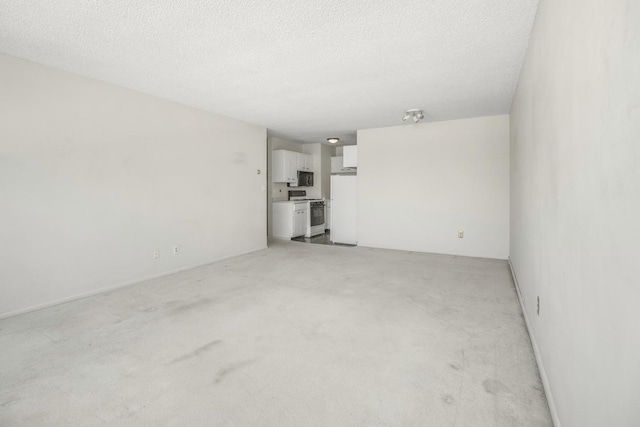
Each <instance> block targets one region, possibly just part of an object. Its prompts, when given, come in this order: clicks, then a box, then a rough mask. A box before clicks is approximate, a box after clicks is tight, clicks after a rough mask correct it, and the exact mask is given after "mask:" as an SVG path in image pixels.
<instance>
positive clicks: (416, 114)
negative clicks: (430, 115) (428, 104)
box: [402, 108, 424, 123]
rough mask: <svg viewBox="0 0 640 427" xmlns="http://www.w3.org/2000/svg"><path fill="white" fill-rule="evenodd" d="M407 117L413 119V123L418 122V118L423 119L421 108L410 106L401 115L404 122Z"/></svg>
mask: <svg viewBox="0 0 640 427" xmlns="http://www.w3.org/2000/svg"><path fill="white" fill-rule="evenodd" d="M409 119H413V121H414V122H415V123H418V122H419V121H420V120H422V119H424V113H423V112H422V110H419V109H417V108H412V109H411V110H407V112H406V113H405V115H404V116H403V117H402V121H403V122H406V121H407V120H409Z"/></svg>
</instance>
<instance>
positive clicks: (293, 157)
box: [271, 150, 299, 183]
mask: <svg viewBox="0 0 640 427" xmlns="http://www.w3.org/2000/svg"><path fill="white" fill-rule="evenodd" d="M298 154H299V153H296V152H295V151H289V150H273V151H272V152H271V182H285V183H297V182H298Z"/></svg>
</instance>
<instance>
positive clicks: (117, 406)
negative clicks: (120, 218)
mask: <svg viewBox="0 0 640 427" xmlns="http://www.w3.org/2000/svg"><path fill="white" fill-rule="evenodd" d="M0 348H1V349H2V350H1V351H0V367H1V369H0V425H2V426H18V425H20V426H26V425H28V426H70V425H122V426H157V425H175V426H178V425H219V426H255V425H260V426H374V425H375V426H383V425H385V426H386V425H406V426H476V427H480V426H492V427H493V426H551V425H552V422H551V418H550V415H549V410H548V408H547V403H546V400H545V395H544V391H543V388H542V384H541V382H540V377H539V375H538V370H537V368H536V363H535V359H534V355H533V350H532V348H531V343H530V341H529V337H528V335H527V332H526V329H525V323H524V319H523V317H522V313H521V311H520V306H519V304H518V300H517V298H516V292H515V289H514V286H513V282H512V280H511V275H510V272H509V266H508V264H507V262H506V261H499V260H489V259H478V258H464V257H456V256H445V255H433V254H424V253H415V252H403V251H391V250H382V249H370V248H363V247H352V248H345V247H341V246H333V247H327V246H325V245H301V244H299V243H298V242H287V241H273V242H270V247H269V248H268V249H266V250H262V251H258V252H254V253H251V254H248V255H243V256H239V257H235V258H232V259H227V260H223V261H220V262H216V263H213V264H209V265H207V266H204V267H201V268H196V269H193V270H188V271H183V272H180V273H176V274H173V275H170V276H166V277H163V278H159V279H154V280H151V281H148V282H145V283H141V284H138V285H134V286H128V287H125V288H121V289H118V290H115V291H112V292H108V293H105V294H101V295H97V296H93V297H89V298H84V299H81V300H77V301H74V302H70V303H66V304H61V305H58V306H54V307H50V308H47V309H43V310H39V311H35V312H32V313H28V314H24V315H21V316H16V317H12V318H8V319H4V320H0Z"/></svg>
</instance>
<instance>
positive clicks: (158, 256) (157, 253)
mask: <svg viewBox="0 0 640 427" xmlns="http://www.w3.org/2000/svg"><path fill="white" fill-rule="evenodd" d="M158 258H160V249H154V250H153V259H158Z"/></svg>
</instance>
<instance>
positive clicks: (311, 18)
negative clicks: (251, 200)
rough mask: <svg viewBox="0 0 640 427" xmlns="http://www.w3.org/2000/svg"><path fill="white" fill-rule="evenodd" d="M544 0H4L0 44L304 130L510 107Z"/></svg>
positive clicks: (319, 136)
mask: <svg viewBox="0 0 640 427" xmlns="http://www.w3.org/2000/svg"><path fill="white" fill-rule="evenodd" d="M537 5H538V1H537V0H402V1H400V0H369V1H366V0H361V1H350V0H319V1H309V2H303V1H295V0H289V1H282V0H280V1H278V0H275V1H260V0H218V1H210V0H207V1H204V0H191V1H175V0H120V1H117V0H111V1H108V0H49V1H46V2H45V1H28V2H27V1H15V0H0V51H1V52H3V53H6V54H9V55H13V56H17V57H21V58H26V59H29V60H32V61H35V62H39V63H42V64H46V65H50V66H53V67H56V68H61V69H64V70H68V71H72V72H75V73H78V74H82V75H86V76H89V77H93V78H96V79H99V80H104V81H107V82H111V83H114V84H117V85H121V86H125V87H128V88H132V89H136V90H139V91H141V92H145V93H149V94H153V95H157V96H160V97H163V98H168V99H172V100H175V101H179V102H182V103H184V104H187V105H191V106H194V107H198V108H202V109H205V110H208V111H212V112H215V113H218V114H222V115H225V116H228V117H234V118H238V119H241V120H245V121H247V122H251V123H255V124H259V125H263V126H266V127H267V128H269V132H270V134H271V135H274V136H280V137H284V138H287V139H291V140H294V141H299V142H323V141H325V140H326V138H327V137H330V136H338V137H340V138H342V140H343V142H345V143H354V142H355V134H356V130H357V129H366V128H372V127H383V126H393V125H399V124H401V123H402V121H401V117H402V115H403V112H404V111H405V110H407V109H409V108H422V109H424V110H425V113H426V114H427V119H426V120H429V121H436V120H448V119H456V118H465V117H475V116H484V115H491V114H501V113H507V112H508V111H509V108H510V104H511V100H512V97H513V93H514V90H515V87H516V84H517V80H518V76H519V72H520V67H521V65H522V61H523V58H524V54H525V50H526V47H527V43H528V40H529V33H530V31H531V26H532V24H533V19H534V16H535V12H536V9H537Z"/></svg>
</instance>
